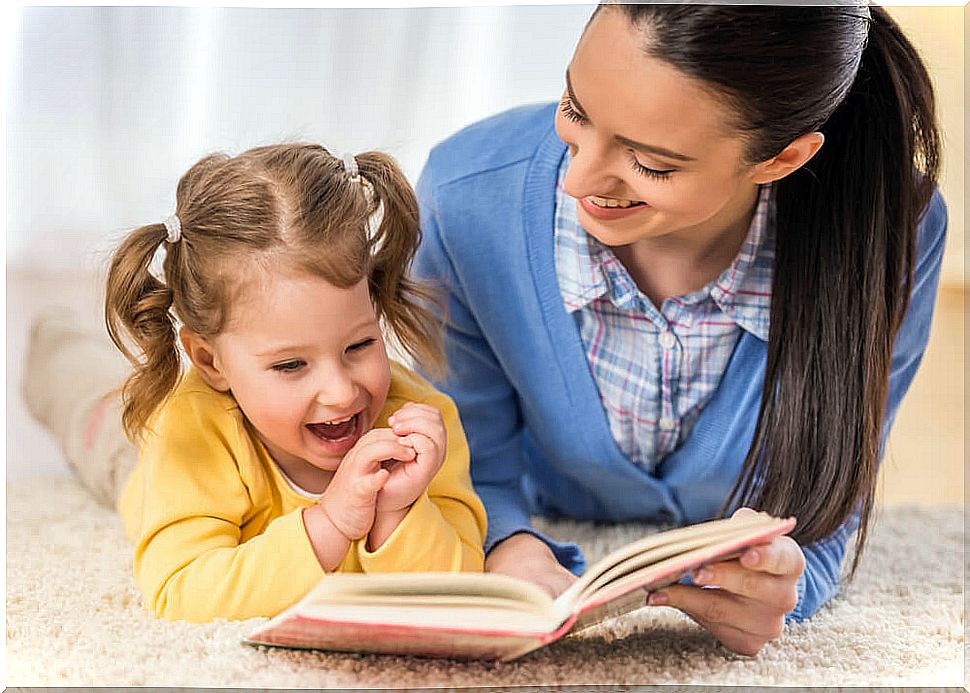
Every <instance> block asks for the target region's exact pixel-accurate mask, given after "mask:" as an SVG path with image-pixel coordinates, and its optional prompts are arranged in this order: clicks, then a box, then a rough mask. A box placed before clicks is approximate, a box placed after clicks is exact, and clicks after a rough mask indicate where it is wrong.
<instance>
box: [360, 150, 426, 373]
mask: <svg viewBox="0 0 970 693" xmlns="http://www.w3.org/2000/svg"><path fill="white" fill-rule="evenodd" d="M357 162H358V165H359V167H360V174H361V176H363V178H364V179H365V180H366V181H367V182H368V183H369V184H370V186H371V188H372V190H373V195H372V199H371V201H370V202H371V209H370V210H369V211H370V215H371V217H370V218H371V219H374V220H376V218H377V217H378V216H379V218H380V223H379V224H378V225H377V228H376V229H372V231H371V237H370V248H371V256H372V261H371V271H370V277H369V282H370V292H371V297H372V299H373V301H374V303H375V306H376V307H377V310H378V314H379V315H380V316H381V318H382V319H383V321H384V323H385V324H386V326H387V327H388V328H389V330H390V332H391V333H392V335H393V337H395V338H396V339H397V340H398V341H399V342H400V345H401V346H402V347H403V348H404V349H405V351H407V353H408V354H409V355H410V356H412V357H413V358H414V359H415V360H416V361H417V362H418V363H420V364H421V366H422V368H424V369H425V370H427V371H428V372H429V373H432V374H440V373H442V372H443V371H444V348H443V344H442V336H441V329H440V323H439V322H438V319H437V317H436V315H437V313H436V312H435V311H434V310H432V309H431V308H432V306H437V307H438V309H439V310H440V301H439V299H438V297H437V296H436V294H434V293H433V292H432V290H431V289H430V288H429V287H427V286H425V285H424V284H421V283H419V282H418V281H416V280H414V279H413V278H412V277H411V275H410V268H411V261H412V260H413V258H414V254H415V252H416V251H417V248H418V245H419V243H420V242H421V226H420V223H419V220H418V202H417V198H416V197H415V195H414V191H413V189H412V188H411V185H410V183H408V180H407V178H406V177H405V175H404V173H403V172H402V171H401V170H400V168H399V167H398V166H397V164H396V163H395V162H394V159H392V158H391V157H390V156H388V155H387V154H383V153H381V152H366V153H364V154H360V155H358V156H357Z"/></svg>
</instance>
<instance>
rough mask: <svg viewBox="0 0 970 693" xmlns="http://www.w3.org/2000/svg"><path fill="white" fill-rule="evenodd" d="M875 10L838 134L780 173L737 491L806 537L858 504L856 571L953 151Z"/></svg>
mask: <svg viewBox="0 0 970 693" xmlns="http://www.w3.org/2000/svg"><path fill="white" fill-rule="evenodd" d="M870 12H871V15H872V19H871V22H870V27H869V36H868V43H867V45H866V48H865V49H864V51H863V52H862V57H861V62H860V65H859V69H858V73H857V75H856V78H855V81H854V82H853V84H852V86H851V88H850V90H849V93H848V94H847V96H846V97H845V99H844V100H843V101H842V103H841V104H840V105H839V107H838V108H837V109H836V110H835V111H834V112H833V113H832V115H831V116H830V117H829V119H828V120H827V122H825V123H824V124H822V125H821V127H820V130H821V131H822V132H823V134H824V135H825V144H824V146H823V147H822V148H821V150H820V151H819V153H818V155H817V156H816V157H815V158H814V159H812V160H811V161H810V162H809V163H808V164H807V165H806V166H805V167H804V168H803V169H802V170H799V171H796V172H795V173H794V174H792V175H790V176H788V177H787V178H785V179H783V180H782V181H780V182H778V183H776V210H777V228H778V229H779V233H778V238H777V241H776V258H775V275H774V286H773V289H772V304H771V305H772V308H771V334H770V337H769V342H768V357H767V366H766V371H765V389H764V395H763V399H762V409H761V413H760V416H759V419H758V423H757V428H756V431H755V436H754V441H753V444H752V447H751V450H750V452H749V454H748V457H747V459H746V460H745V464H744V469H743V472H742V478H741V480H740V481H739V484H738V485H737V486H736V487H735V490H734V495H733V496H732V499H731V501H730V502H729V504H730V503H737V502H746V503H750V504H752V505H754V506H755V507H758V508H761V509H764V510H767V511H769V512H774V513H778V514H786V515H788V514H791V515H796V516H797V517H798V518H799V523H798V527H797V529H796V530H795V532H794V534H793V536H794V537H795V538H796V539H797V540H798V541H799V542H800V543H811V542H813V541H815V540H818V539H821V538H823V537H826V536H828V535H829V534H831V533H832V532H833V531H835V530H836V529H837V528H838V527H839V526H840V525H841V524H842V523H843V522H845V521H846V520H847V519H848V518H850V517H851V516H852V515H853V513H855V512H858V513H859V528H858V538H857V544H856V546H857V549H856V553H855V556H854V559H853V563H852V569H851V573H854V572H855V568H856V566H857V565H858V560H859V557H860V552H861V550H862V547H863V546H864V544H865V540H866V536H867V531H868V527H869V517H870V514H871V511H872V507H873V498H874V495H875V487H876V479H877V471H878V463H879V459H880V456H881V452H882V450H881V447H882V441H883V439H884V433H885V431H884V430H883V428H884V427H883V422H884V415H885V411H886V404H887V397H888V391H889V375H890V370H891V362H892V353H893V343H894V339H895V336H896V332H897V330H898V329H899V326H900V324H901V322H902V319H903V316H904V314H905V312H906V308H907V305H908V302H909V296H910V292H911V287H912V283H913V271H914V264H915V255H916V234H917V224H918V221H919V218H920V215H921V214H922V213H923V212H924V211H925V209H926V207H927V205H928V203H929V200H930V197H931V195H932V192H933V187H934V184H935V181H936V179H937V175H938V170H939V151H940V140H939V133H938V131H937V126H936V118H935V112H934V101H933V89H932V84H931V82H930V78H929V76H928V74H927V72H926V69H925V67H924V66H923V64H922V62H921V60H920V58H919V56H918V54H917V53H916V51H915V49H914V48H913V46H912V45H911V44H910V43H909V42H908V41H907V40H906V38H905V37H904V36H903V34H902V32H901V31H900V29H899V27H898V26H897V25H896V23H895V22H894V21H893V20H892V19H891V18H890V17H889V15H888V14H887V13H886V12H885V10H883V9H881V8H879V7H876V6H870ZM847 422H853V423H851V424H848V423H847Z"/></svg>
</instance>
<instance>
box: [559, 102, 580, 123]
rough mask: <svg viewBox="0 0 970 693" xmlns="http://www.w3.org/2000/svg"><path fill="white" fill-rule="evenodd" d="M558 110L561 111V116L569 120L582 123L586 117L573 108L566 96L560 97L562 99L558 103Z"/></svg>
mask: <svg viewBox="0 0 970 693" xmlns="http://www.w3.org/2000/svg"><path fill="white" fill-rule="evenodd" d="M559 112H560V113H562V115H563V117H564V118H565V119H566V120H569V121H571V122H573V123H577V124H579V125H582V124H583V123H585V122H586V117H585V116H583V115H580V114H579V113H578V112H577V111H576V109H575V108H573V102H572V101H571V100H570V98H569V97H568V96H563V97H562V101H561V102H560V104H559Z"/></svg>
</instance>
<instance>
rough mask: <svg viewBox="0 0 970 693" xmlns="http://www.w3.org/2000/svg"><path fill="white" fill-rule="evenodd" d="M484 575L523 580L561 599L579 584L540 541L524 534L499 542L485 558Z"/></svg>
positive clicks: (544, 543)
mask: <svg viewBox="0 0 970 693" xmlns="http://www.w3.org/2000/svg"><path fill="white" fill-rule="evenodd" d="M485 572H487V573H502V574H503V575H511V576H512V577H517V578H522V579H523V580H528V581H529V582H532V583H535V584H537V585H539V587H542V588H543V589H544V590H546V592H548V593H549V595H550V596H551V597H554V598H555V597H558V596H559V595H560V594H562V593H563V592H564V591H565V590H566V588H567V587H569V586H570V585H571V584H573V582H575V581H576V576H575V575H573V574H572V573H570V572H569V571H568V570H566V569H565V568H563V567H562V565H561V564H560V563H559V561H557V560H556V557H555V556H554V555H553V554H552V550H551V549H550V548H549V546H548V545H547V544H546V542H544V541H542V540H541V539H539V538H538V537H536V536H534V535H532V534H528V533H527V532H522V533H520V534H513V535H512V536H510V537H509V538H508V539H505V540H504V541H502V542H500V543H499V544H498V545H496V546H495V547H494V548H493V549H492V550H491V551H489V553H488V556H486V557H485Z"/></svg>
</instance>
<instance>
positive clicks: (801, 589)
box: [788, 190, 947, 621]
mask: <svg viewBox="0 0 970 693" xmlns="http://www.w3.org/2000/svg"><path fill="white" fill-rule="evenodd" d="M946 225H947V214H946V205H945V204H944V202H943V198H942V196H941V195H940V193H939V191H938V190H937V191H936V192H935V193H934V195H933V198H932V200H931V201H930V204H929V206H928V208H927V210H926V213H925V214H924V215H923V219H922V221H921V222H920V229H919V235H918V242H917V258H916V268H915V271H914V274H913V290H912V295H911V298H910V304H909V308H908V309H907V311H906V315H905V317H904V318H903V322H902V324H901V325H900V328H899V332H898V333H897V335H896V342H895V345H894V347H893V357H892V366H891V372H890V376H889V397H888V402H887V405H888V406H887V410H886V416H885V419H884V422H883V434H882V449H883V451H885V449H886V441H887V439H888V437H889V431H890V428H891V427H892V423H893V421H894V420H895V418H896V413H897V412H898V411H899V404H900V402H902V399H903V395H905V394H906V391H907V390H908V389H909V386H910V384H911V383H912V382H913V378H914V377H915V375H916V370H917V368H919V364H920V361H921V360H922V359H923V353H924V352H925V351H926V344H927V342H928V341H929V336H930V323H931V322H932V320H933V309H934V307H935V304H936V292H937V288H938V286H939V282H940V267H941V265H942V261H943V248H944V243H945V240H946ZM857 524H858V516H855V517H853V518H852V519H851V520H850V521H849V522H847V523H846V524H845V525H843V526H842V527H841V528H840V529H839V530H837V531H836V532H835V533H834V534H833V535H832V536H830V537H828V538H826V539H823V540H822V541H819V542H817V543H816V544H813V545H812V546H808V547H803V551H804V553H805V562H806V565H805V572H804V573H803V574H802V577H801V578H800V579H799V582H798V597H799V599H798V605H797V606H796V607H795V609H794V610H793V611H792V612H791V613H790V614H789V615H788V616H789V620H795V621H798V620H801V619H804V618H808V617H809V616H811V615H812V614H814V613H815V612H816V611H817V610H818V608H819V607H820V606H822V605H823V604H825V602H827V601H828V600H829V599H831V598H832V597H833V596H835V594H836V592H838V590H839V582H840V577H841V572H842V560H843V558H844V557H845V552H846V543H847V541H848V539H849V537H850V536H851V535H852V534H853V532H855V529H856V526H857Z"/></svg>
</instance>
